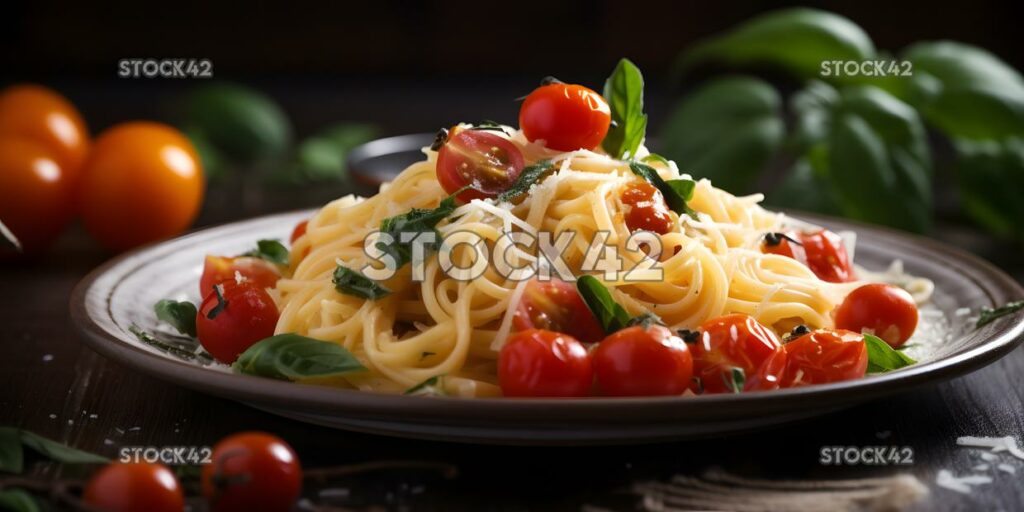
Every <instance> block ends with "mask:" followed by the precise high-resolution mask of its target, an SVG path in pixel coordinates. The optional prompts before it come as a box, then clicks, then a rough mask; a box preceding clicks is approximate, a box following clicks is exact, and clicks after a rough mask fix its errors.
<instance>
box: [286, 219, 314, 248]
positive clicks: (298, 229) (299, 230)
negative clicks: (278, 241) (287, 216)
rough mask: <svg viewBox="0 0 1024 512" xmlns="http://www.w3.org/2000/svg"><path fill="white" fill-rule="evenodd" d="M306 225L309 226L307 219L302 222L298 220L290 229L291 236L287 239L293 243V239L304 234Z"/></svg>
mask: <svg viewBox="0 0 1024 512" xmlns="http://www.w3.org/2000/svg"><path fill="white" fill-rule="evenodd" d="M307 226H309V220H308V219H307V220H304V221H302V222H300V223H298V224H296V225H295V229H294V230H292V236H291V238H289V239H288V240H289V242H290V243H292V244H294V243H295V241H296V240H298V239H299V237H301V236H302V235H305V234H306V227H307Z"/></svg>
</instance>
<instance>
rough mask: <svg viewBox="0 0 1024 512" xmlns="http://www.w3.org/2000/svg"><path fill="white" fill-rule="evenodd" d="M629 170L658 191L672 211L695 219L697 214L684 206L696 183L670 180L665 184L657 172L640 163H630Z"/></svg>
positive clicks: (690, 197)
mask: <svg viewBox="0 0 1024 512" xmlns="http://www.w3.org/2000/svg"><path fill="white" fill-rule="evenodd" d="M629 169H630V170H632V171H633V174H636V175H637V176H640V177H641V178H643V179H645V180H647V181H648V182H649V183H650V184H651V185H654V188H656V189H658V191H659V192H661V195H662V196H664V197H665V204H667V205H668V207H669V208H671V209H672V211H674V212H676V213H678V214H679V215H689V216H691V217H693V218H697V212H695V211H693V209H691V208H690V207H689V206H687V205H686V201H688V200H690V199H692V198H693V188H694V187H695V186H696V183H694V182H693V181H691V180H670V182H666V181H665V180H663V179H661V176H659V175H658V171H656V170H654V168H653V167H651V166H649V165H647V164H642V163H640V162H635V161H634V162H630V163H629ZM687 182H689V183H687Z"/></svg>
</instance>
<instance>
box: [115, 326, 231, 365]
mask: <svg viewBox="0 0 1024 512" xmlns="http://www.w3.org/2000/svg"><path fill="white" fill-rule="evenodd" d="M128 331H129V332H131V333H132V334H134V335H135V337H136V338H138V340H139V341H141V342H143V343H145V344H146V345H149V346H151V347H153V348H155V349H157V350H159V351H161V352H164V353H166V354H170V355H172V356H174V357H177V358H178V359H181V360H183V361H196V360H198V361H199V362H201V363H212V362H213V356H211V355H210V354H208V353H207V352H206V351H205V350H203V349H202V347H201V346H200V345H199V341H198V340H196V339H195V338H185V337H181V338H174V337H170V336H163V335H161V336H160V338H161V339H157V337H156V336H154V335H152V334H150V333H148V332H146V331H144V330H142V328H141V327H139V326H138V325H135V324H132V325H130V326H128Z"/></svg>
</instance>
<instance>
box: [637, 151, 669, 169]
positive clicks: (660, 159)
mask: <svg viewBox="0 0 1024 512" xmlns="http://www.w3.org/2000/svg"><path fill="white" fill-rule="evenodd" d="M640 161H641V162H643V163H645V164H646V163H651V162H656V163H660V164H664V165H665V167H669V163H668V158H665V157H663V156H661V155H659V154H657V153H651V154H649V155H647V156H645V157H643V158H641V159H640Z"/></svg>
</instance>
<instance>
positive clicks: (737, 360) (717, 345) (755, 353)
mask: <svg viewBox="0 0 1024 512" xmlns="http://www.w3.org/2000/svg"><path fill="white" fill-rule="evenodd" d="M690 350H691V351H692V352H693V373H694V376H695V377H697V378H699V379H700V386H699V387H698V390H703V392H704V393H727V392H735V391H737V389H736V385H738V384H739V383H738V382H737V381H736V379H735V378H734V374H735V369H739V370H742V372H743V377H744V384H743V390H744V391H754V390H763V389H773V388H777V387H778V385H779V382H780V381H781V376H782V370H783V369H784V364H781V363H782V361H780V360H779V359H780V358H781V359H784V358H785V357H786V356H785V354H781V355H780V354H779V353H780V352H783V351H784V349H783V348H782V343H781V342H780V341H779V337H778V336H776V335H775V333H774V332H772V330H771V329H769V328H767V327H765V326H764V325H761V324H760V323H759V322H758V321H757V320H755V319H754V318H753V317H751V316H749V315H742V314H731V315H725V316H720V317H718V318H712V319H711V320H708V321H707V322H704V324H703V325H701V326H700V337H699V338H698V339H697V340H696V342H694V343H692V344H690ZM769 363H770V364H769Z"/></svg>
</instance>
